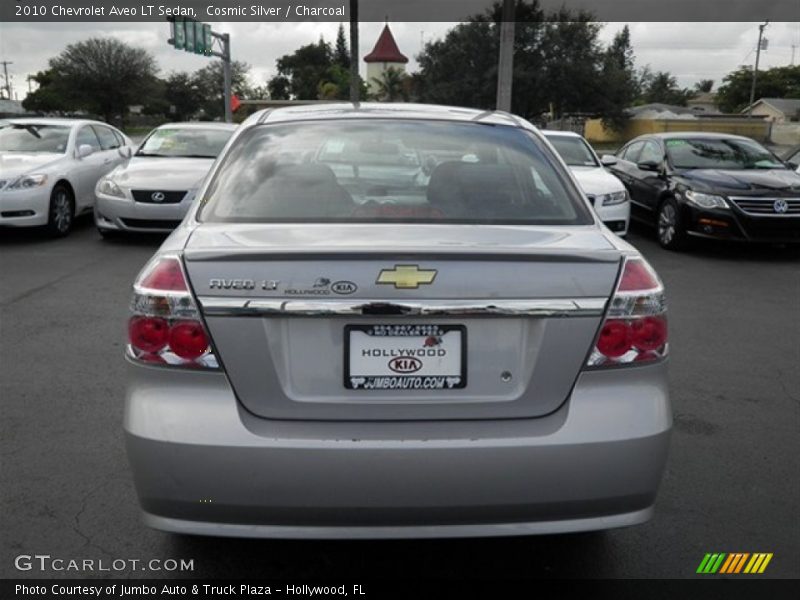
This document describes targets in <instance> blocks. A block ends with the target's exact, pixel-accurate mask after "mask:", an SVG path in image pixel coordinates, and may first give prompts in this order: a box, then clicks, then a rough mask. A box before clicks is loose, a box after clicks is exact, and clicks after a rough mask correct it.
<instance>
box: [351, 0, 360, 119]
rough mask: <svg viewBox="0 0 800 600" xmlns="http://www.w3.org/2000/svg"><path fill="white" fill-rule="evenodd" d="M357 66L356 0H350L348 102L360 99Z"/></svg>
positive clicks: (355, 102) (356, 101)
mask: <svg viewBox="0 0 800 600" xmlns="http://www.w3.org/2000/svg"><path fill="white" fill-rule="evenodd" d="M358 66H359V65H358V0H350V102H353V103H354V104H358V102H359V101H360V100H361V80H360V78H359V75H358Z"/></svg>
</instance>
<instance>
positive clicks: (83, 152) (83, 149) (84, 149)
mask: <svg viewBox="0 0 800 600" xmlns="http://www.w3.org/2000/svg"><path fill="white" fill-rule="evenodd" d="M93 152H94V148H92V147H91V146H90V145H89V144H81V145H80V146H78V158H86V157H87V156H89V155H90V154H92V153H93Z"/></svg>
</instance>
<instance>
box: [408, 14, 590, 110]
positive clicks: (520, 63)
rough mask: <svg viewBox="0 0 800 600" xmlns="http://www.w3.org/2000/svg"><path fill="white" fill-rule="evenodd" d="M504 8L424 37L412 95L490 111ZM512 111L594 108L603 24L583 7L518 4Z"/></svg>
mask: <svg viewBox="0 0 800 600" xmlns="http://www.w3.org/2000/svg"><path fill="white" fill-rule="evenodd" d="M501 17H502V6H501V5H500V3H495V4H494V5H493V6H492V8H490V9H489V10H487V11H486V12H485V13H483V14H480V15H476V16H474V17H472V18H471V19H470V20H469V22H466V23H461V24H459V25H457V26H456V27H454V28H453V29H451V30H450V31H448V33H447V35H446V36H445V38H444V39H442V40H437V41H433V42H429V43H427V44H426V45H425V47H424V48H423V50H422V53H421V54H420V55H419V56H418V57H417V62H418V63H419V65H420V71H419V73H418V74H417V75H416V76H415V77H414V78H413V84H414V85H413V88H414V95H415V96H416V97H417V98H419V99H420V100H422V101H425V102H437V103H443V104H458V105H462V106H471V107H475V108H485V109H490V108H494V105H495V100H496V94H495V91H496V85H497V59H498V50H499V39H500V27H499V25H500V22H501ZM515 21H516V32H515V40H514V85H513V92H512V94H513V97H512V110H513V111H514V112H515V113H518V114H521V115H523V116H526V117H532V118H535V117H538V116H539V115H540V114H541V113H542V112H544V111H548V110H549V109H550V108H551V107H552V108H553V110H554V111H555V112H556V113H563V112H578V111H580V112H593V111H597V110H599V109H600V108H601V107H602V106H603V103H602V102H601V101H600V93H601V91H602V87H601V86H603V84H604V82H602V80H601V77H600V74H601V68H600V67H601V62H602V61H601V59H602V52H601V48H600V45H599V42H598V32H599V29H600V25H599V24H598V23H596V22H593V19H592V17H591V15H590V14H589V13H587V12H583V11H578V12H575V11H569V10H566V9H561V10H558V11H556V12H552V13H545V12H544V11H543V10H542V9H541V7H540V5H539V2H538V0H531V1H530V2H525V1H524V0H520V1H519V2H517V3H516V5H515Z"/></svg>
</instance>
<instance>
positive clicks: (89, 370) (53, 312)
mask: <svg viewBox="0 0 800 600" xmlns="http://www.w3.org/2000/svg"><path fill="white" fill-rule="evenodd" d="M160 240H161V238H158V237H141V238H133V239H130V240H123V241H120V242H113V243H108V242H102V241H101V240H100V239H99V236H98V235H97V233H96V232H95V230H94V227H93V226H92V225H91V223H90V222H89V221H88V220H81V221H80V222H79V223H78V224H77V229H76V231H75V232H74V233H73V234H72V235H71V236H70V237H68V238H66V239H61V240H55V241H53V240H49V239H46V238H44V237H43V236H39V235H36V234H34V233H32V232H30V231H7V230H4V231H0V311H1V312H0V381H1V382H2V388H0V396H1V397H0V407H1V410H2V413H1V416H2V418H0V466H1V467H2V468H1V469H0V490H1V491H0V508H1V509H2V516H0V530H2V531H3V532H4V534H3V544H2V555H1V556H0V576H2V577H15V576H43V575H44V576H63V575H67V576H81V577H85V576H92V575H93V573H91V572H89V573H81V572H70V573H62V572H55V571H49V572H46V573H39V572H37V571H28V572H24V573H21V572H19V571H17V570H16V569H15V568H14V557H16V556H18V555H20V554H49V555H51V556H52V557H59V558H63V559H66V560H69V559H84V558H88V559H95V560H99V559H103V560H104V561H106V562H107V563H109V562H110V561H111V560H113V559H120V558H121V559H140V560H142V561H147V560H150V559H167V558H173V559H181V558H184V559H193V560H194V571H193V572H192V573H183V574H182V575H183V576H186V575H189V576H198V577H204V578H211V577H234V576H238V575H241V576H251V577H252V576H256V575H258V576H263V577H276V578H289V577H291V578H295V579H296V578H307V579H311V578H322V577H327V578H336V577H342V578H368V577H376V576H394V577H404V576H409V575H411V574H413V576H415V577H421V578H424V577H437V576H442V577H470V576H482V577H491V576H498V577H530V576H565V577H575V576H590V577H688V576H692V575H693V574H694V571H695V569H696V568H697V566H698V564H699V563H700V560H701V559H702V558H703V555H704V554H705V553H706V552H772V553H774V558H773V559H772V562H771V563H770V565H769V568H768V569H767V571H766V573H765V576H771V577H797V576H799V575H800V567H798V565H800V524H799V523H798V520H797V514H796V511H797V506H798V503H800V482H799V481H798V476H797V474H798V472H800V468H799V467H800V457H799V455H800V452H799V451H800V437H798V433H799V432H800V369H798V366H800V315H799V314H798V310H799V309H800V250H799V249H787V248H768V247H765V248H756V247H750V246H735V245H718V244H703V245H701V246H700V247H698V248H697V249H696V250H694V251H693V252H691V253H687V254H674V253H669V252H666V251H664V250H662V249H660V248H659V247H658V245H657V244H656V243H655V241H654V239H653V236H652V234H651V233H650V232H648V231H646V230H643V229H641V228H637V227H634V228H633V231H632V233H631V236H630V241H631V242H632V243H633V244H634V245H635V246H637V248H639V249H640V250H641V251H642V253H643V254H644V255H645V257H646V258H647V259H648V260H650V261H651V263H652V264H653V265H654V266H655V268H656V269H657V270H658V272H659V274H660V275H661V276H662V278H663V279H664V281H665V284H666V286H667V293H668V298H669V302H670V313H669V316H670V323H671V334H670V335H671V342H672V358H671V367H670V368H671V393H672V399H673V406H674V413H675V429H674V436H673V445H672V450H671V455H670V460H669V464H668V468H667V472H666V476H665V480H664V483H663V487H662V492H661V495H660V497H659V502H658V504H657V512H656V518H655V519H654V520H653V521H652V522H650V523H648V524H646V525H644V526H640V527H636V528H632V529H627V530H617V531H610V532H606V533H602V534H585V535H571V536H549V537H541V538H511V539H481V540H449V541H418V542H417V541H402V542H393V541H381V542H328V541H326V542H298V541H290V542H289V541H274V540H272V541H254V540H216V539H210V538H190V537H184V538H181V537H173V536H169V535H166V534H162V533H159V532H155V531H151V530H148V529H145V528H144V527H143V526H142V525H141V524H140V523H139V517H138V505H137V502H136V499H135V496H134V491H133V485H132V482H131V479H130V474H129V471H128V466H127V462H126V460H125V454H124V448H123V447H122V431H121V420H122V403H123V385H124V377H125V369H124V361H123V358H122V351H123V343H124V324H125V321H126V318H127V315H128V312H127V303H128V299H129V289H130V284H131V282H132V280H133V278H134V276H135V275H136V273H137V271H138V270H139V268H140V267H141V266H142V265H143V264H144V262H145V261H146V260H147V259H148V258H149V256H150V255H151V254H152V252H153V251H154V250H155V248H156V247H157V246H158V244H159V243H160ZM520 476H524V474H521V475H520ZM94 575H97V576H103V575H106V576H107V575H108V573H94ZM118 575H121V576H128V575H129V576H134V577H138V576H164V575H166V576H169V574H167V573H163V572H151V571H147V572H144V571H138V570H126V571H122V572H119V573H118Z"/></svg>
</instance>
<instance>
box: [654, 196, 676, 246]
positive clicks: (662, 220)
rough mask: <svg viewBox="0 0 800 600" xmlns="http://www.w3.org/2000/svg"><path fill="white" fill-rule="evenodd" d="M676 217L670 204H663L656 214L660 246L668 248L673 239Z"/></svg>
mask: <svg viewBox="0 0 800 600" xmlns="http://www.w3.org/2000/svg"><path fill="white" fill-rule="evenodd" d="M677 226H678V225H677V215H676V213H675V207H674V206H672V203H670V202H665V203H664V205H663V206H662V207H661V210H660V211H659V213H658V239H659V241H660V242H661V245H662V246H669V245H670V244H672V241H673V240H674V239H675V229H676V227H677Z"/></svg>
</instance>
